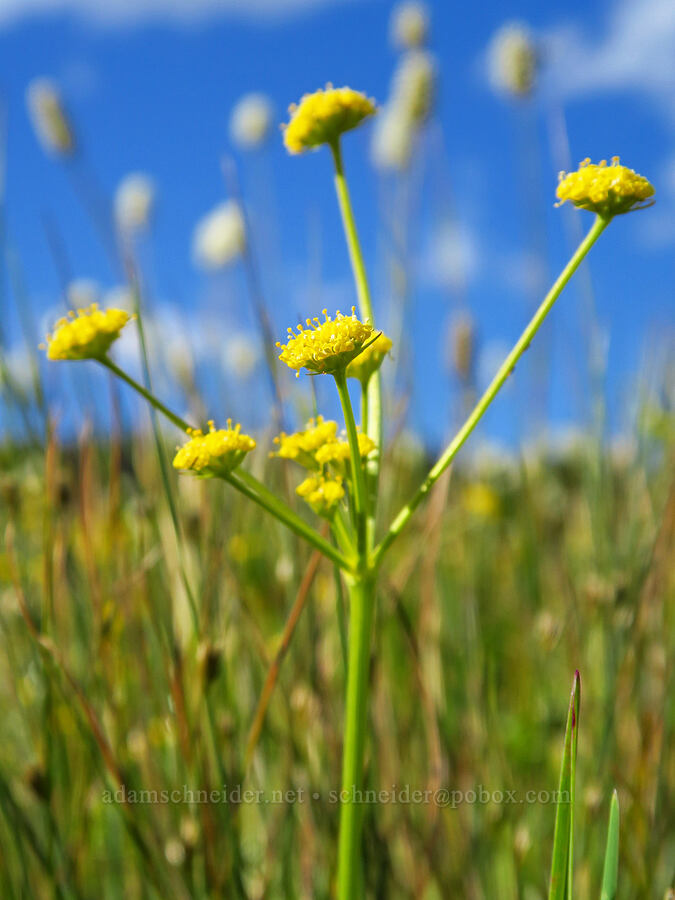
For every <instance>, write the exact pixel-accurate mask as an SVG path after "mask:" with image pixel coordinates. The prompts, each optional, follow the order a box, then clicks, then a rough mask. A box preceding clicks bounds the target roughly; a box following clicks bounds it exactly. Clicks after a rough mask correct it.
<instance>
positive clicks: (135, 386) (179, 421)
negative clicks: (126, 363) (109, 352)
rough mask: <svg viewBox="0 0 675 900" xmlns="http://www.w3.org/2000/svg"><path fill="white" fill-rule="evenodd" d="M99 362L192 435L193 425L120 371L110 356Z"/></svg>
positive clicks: (182, 429)
mask: <svg viewBox="0 0 675 900" xmlns="http://www.w3.org/2000/svg"><path fill="white" fill-rule="evenodd" d="M99 362H101V363H103V365H104V366H105V367H106V369H110V371H111V372H113V373H114V374H115V375H117V377H118V378H121V379H122V381H125V382H126V383H127V384H128V385H129V387H132V388H133V389H134V390H135V391H136V392H137V393H139V394H140V395H141V397H144V398H145V399H146V400H147V401H148V403H149V404H150V405H151V406H153V407H154V408H155V409H156V410H157V411H158V412H161V413H162V415H163V416H166V418H167V419H168V420H169V421H170V422H173V424H174V425H175V426H176V428H180V430H181V431H184V432H185V433H186V434H189V433H190V430H191V428H192V426H191V425H188V423H187V422H185V421H184V420H183V419H181V418H180V416H177V415H176V414H175V413H172V412H171V410H170V409H168V407H166V406H164V404H163V403H162V402H161V400H158V399H157V397H155V395H154V394H151V393H150V391H148V390H146V388H144V387H143V385H142V384H139V383H138V382H137V381H135V380H134V379H133V378H132V377H131V375H127V373H126V372H125V371H124V370H123V369H120V367H119V366H117V365H115V363H114V362H113V361H112V360H111V359H110V358H109V357H108V356H103V357H102V358H101V359H100V360H99Z"/></svg>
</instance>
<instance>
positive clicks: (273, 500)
mask: <svg viewBox="0 0 675 900" xmlns="http://www.w3.org/2000/svg"><path fill="white" fill-rule="evenodd" d="M225 481H227V482H228V484H231V485H232V487H234V488H236V489H237V490H238V491H239V492H240V493H242V494H244V495H245V496H246V497H248V498H249V500H252V501H253V502H254V503H257V504H258V506H262V508H263V509H265V510H267V512H268V513H270V514H271V515H273V516H274V517H275V518H276V519H278V520H279V521H280V522H282V523H283V524H284V525H285V526H286V527H287V528H289V529H290V530H291V531H294V532H295V534H297V535H299V536H300V537H302V538H304V539H305V540H306V541H307V542H308V543H310V544H311V545H312V546H313V547H315V548H316V549H317V550H318V551H319V552H320V553H323V555H324V556H326V557H327V558H328V559H330V560H331V562H334V563H335V564H336V565H337V566H339V567H340V568H341V569H344V570H345V571H347V572H352V571H353V570H354V566H353V565H352V562H351V560H349V559H347V557H346V556H344V555H343V554H342V553H341V552H340V551H339V550H338V549H337V547H334V546H333V545H332V544H331V543H329V542H328V541H327V540H326V539H325V538H324V537H322V536H321V535H320V534H319V533H318V532H316V531H315V530H314V529H313V528H312V526H311V525H308V524H307V523H306V522H305V521H304V520H303V519H301V518H300V516H298V515H297V514H296V513H294V512H293V510H292V509H291V508H290V507H289V506H286V504H285V503H284V502H283V501H282V500H280V499H279V497H277V496H276V494H273V493H272V491H270V490H268V488H266V487H265V486H264V485H263V484H262V482H260V481H258V479H257V478H255V476H253V475H251V473H250V472H247V471H245V470H244V469H241V468H240V469H236V470H235V471H234V472H230V474H229V475H226V476H225Z"/></svg>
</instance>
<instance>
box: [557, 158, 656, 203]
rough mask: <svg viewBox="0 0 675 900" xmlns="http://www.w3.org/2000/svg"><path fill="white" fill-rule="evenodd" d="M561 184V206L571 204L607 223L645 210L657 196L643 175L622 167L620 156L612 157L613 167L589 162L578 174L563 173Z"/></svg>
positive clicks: (558, 193) (602, 162) (580, 166)
mask: <svg viewBox="0 0 675 900" xmlns="http://www.w3.org/2000/svg"><path fill="white" fill-rule="evenodd" d="M559 180H560V183H559V184H558V189H557V191H556V194H557V197H558V200H559V203H558V204H557V205H558V206H561V205H562V204H563V203H565V201H566V200H569V201H571V202H572V203H573V204H574V205H575V206H577V207H579V208H580V209H588V210H590V211H591V212H594V213H597V214H598V215H599V216H602V217H603V218H605V219H609V218H611V217H612V216H617V215H621V214H622V213H627V212H631V211H632V210H634V209H642V208H643V206H644V205H645V201H646V200H649V199H650V197H653V196H654V186H653V185H652V184H651V183H650V182H649V181H648V180H647V179H646V178H644V177H643V176H642V175H638V174H637V173H636V172H634V171H633V170H632V169H628V168H627V167H626V166H621V165H619V157H618V156H613V157H612V163H611V165H609V166H608V165H607V162H606V160H604V159H603V160H602V161H601V162H600V163H599V164H598V165H595V163H592V162H591V161H590V159H585V160H584V161H583V162H582V163H581V164H580V165H579V168H578V170H577V171H576V172H569V173H565V172H561V173H560V175H559ZM646 205H651V204H646Z"/></svg>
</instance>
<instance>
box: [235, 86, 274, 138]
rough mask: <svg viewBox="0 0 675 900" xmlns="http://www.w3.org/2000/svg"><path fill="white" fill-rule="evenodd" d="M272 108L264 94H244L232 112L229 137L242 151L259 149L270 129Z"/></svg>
mask: <svg viewBox="0 0 675 900" xmlns="http://www.w3.org/2000/svg"><path fill="white" fill-rule="evenodd" d="M273 115H274V113H273V108H272V103H271V102H270V100H269V98H268V97H266V96H265V95H264V94H245V95H244V96H243V97H242V98H241V100H239V102H238V103H237V105H236V106H235V107H234V109H233V110H232V115H231V116H230V136H231V138H232V140H233V142H234V143H235V144H237V145H238V146H239V147H241V148H243V149H252V148H254V147H259V146H260V145H261V144H263V143H264V142H265V140H266V139H267V137H268V136H269V134H270V131H271V128H272V119H273Z"/></svg>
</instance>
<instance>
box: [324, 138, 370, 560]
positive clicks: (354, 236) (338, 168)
mask: <svg viewBox="0 0 675 900" xmlns="http://www.w3.org/2000/svg"><path fill="white" fill-rule="evenodd" d="M330 148H331V151H332V153H333V161H334V163H335V190H336V192H337V198H338V204H339V207H340V214H341V216H342V225H343V227H344V232H345V238H346V239H347V248H348V250H349V259H350V262H351V265H352V271H353V273H354V281H355V283H356V295H357V297H358V301H359V313H360V314H361V318H363V319H368V320H369V321H370V324H371V325H372V326H373V327H375V316H374V315H373V304H372V302H371V299H370V288H369V286H368V277H367V275H366V267H365V263H364V261H363V253H362V252H361V244H360V242H359V236H358V233H357V231H356V222H355V221H354V211H353V209H352V202H351V198H350V196H349V188H348V187H347V181H346V179H345V173H344V167H343V163H342V149H341V147H340V141H339V139H338V140H336V141H335V142H334V143H332V144H331V145H330ZM365 409H366V412H367V418H366V419H365V421H363V422H362V423H361V424H362V428H363V430H364V432H365V433H366V434H367V435H368V437H369V438H371V440H373V441H375V444H376V445H377V448H376V450H375V452H373V453H372V455H371V457H370V458H369V460H368V463H367V466H366V470H367V473H368V493H369V495H370V498H371V504H370V515H369V517H368V526H367V536H368V540H369V542H370V546H371V547H372V546H373V544H374V536H375V498H376V496H377V485H378V480H379V474H380V448H381V447H382V396H381V388H380V373H379V371H378V372H375V373H374V374H373V375H372V376H371V378H370V380H369V382H368V388H367V402H366V404H365Z"/></svg>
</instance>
